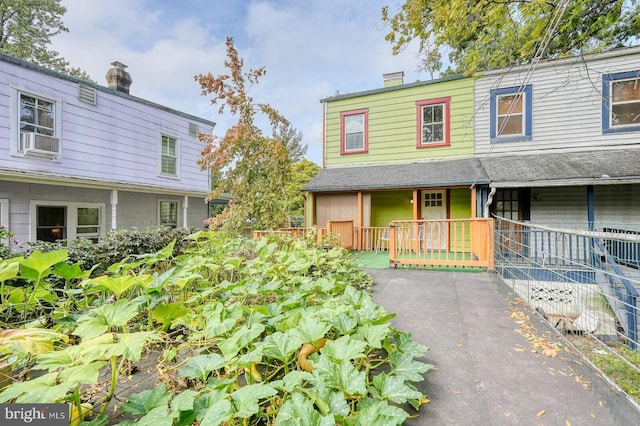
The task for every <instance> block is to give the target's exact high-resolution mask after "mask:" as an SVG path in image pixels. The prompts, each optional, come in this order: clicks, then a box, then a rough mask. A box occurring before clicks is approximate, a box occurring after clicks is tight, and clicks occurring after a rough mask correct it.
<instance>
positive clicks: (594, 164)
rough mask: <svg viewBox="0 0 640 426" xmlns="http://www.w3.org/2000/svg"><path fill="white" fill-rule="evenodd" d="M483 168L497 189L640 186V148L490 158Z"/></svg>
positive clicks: (483, 161) (486, 159)
mask: <svg viewBox="0 0 640 426" xmlns="http://www.w3.org/2000/svg"><path fill="white" fill-rule="evenodd" d="M482 165H483V166H484V169H485V170H486V173H487V175H488V176H489V177H490V179H491V186H495V187H499V188H505V187H511V188H519V187H528V186H538V187H544V186H567V185H612V184H624V183H640V148H629V149H618V150H600V151H593V150H592V151H582V152H552V153H537V154H527V155H507V156H489V157H485V158H483V159H482Z"/></svg>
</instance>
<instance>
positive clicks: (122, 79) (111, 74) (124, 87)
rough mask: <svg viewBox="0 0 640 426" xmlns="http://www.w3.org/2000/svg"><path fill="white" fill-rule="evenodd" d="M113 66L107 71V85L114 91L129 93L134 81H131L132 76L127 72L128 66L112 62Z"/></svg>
mask: <svg viewBox="0 0 640 426" xmlns="http://www.w3.org/2000/svg"><path fill="white" fill-rule="evenodd" d="M111 65H113V68H110V69H109V71H107V84H108V85H109V87H110V88H112V89H116V90H118V91H120V92H124V93H129V87H130V86H131V83H132V82H133V80H132V79H131V75H130V74H129V73H128V72H127V71H125V68H127V66H126V65H125V64H123V63H122V62H118V61H115V62H111Z"/></svg>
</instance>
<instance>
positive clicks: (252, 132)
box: [195, 37, 300, 233]
mask: <svg viewBox="0 0 640 426" xmlns="http://www.w3.org/2000/svg"><path fill="white" fill-rule="evenodd" d="M226 45H227V60H225V63H224V64H225V67H226V68H227V69H228V70H229V74H223V75H219V76H213V75H211V73H209V74H206V75H204V74H199V75H196V76H195V79H196V81H198V83H199V84H200V87H201V89H202V94H203V95H205V96H207V95H210V94H212V95H213V97H212V99H211V103H212V104H213V105H216V104H220V107H219V109H218V112H219V113H220V114H222V113H223V112H224V110H225V107H228V109H229V112H230V113H231V114H232V115H233V116H236V117H237V118H238V121H237V123H236V124H234V125H233V126H231V127H230V128H229V129H228V130H227V132H226V133H225V135H224V136H223V137H218V136H215V135H206V134H200V136H199V137H200V139H201V140H202V141H203V142H205V144H206V146H205V148H204V149H203V152H202V158H201V159H200V165H201V167H202V168H203V169H209V170H211V171H212V172H213V173H214V174H217V176H218V179H217V180H216V181H215V182H214V184H215V187H214V188H213V189H212V191H211V193H210V194H209V197H208V200H212V199H214V198H218V197H220V195H222V194H225V193H226V194H231V197H232V198H231V201H230V202H229V204H228V205H227V206H226V208H225V209H224V211H223V212H222V213H221V214H220V215H218V216H216V217H214V218H210V219H209V221H208V224H209V225H210V226H211V227H212V228H215V229H221V230H223V231H227V232H234V233H235V232H239V231H240V230H241V229H242V228H243V227H244V226H245V225H246V224H247V223H248V222H251V224H252V227H253V228H254V229H274V228H279V227H282V226H284V225H285V224H286V221H287V208H286V207H287V206H286V187H287V184H288V183H289V181H290V179H291V165H292V163H293V161H292V155H297V150H299V147H300V144H299V141H300V138H299V134H298V133H297V132H296V131H295V130H293V129H292V128H291V123H290V122H289V121H288V120H287V119H286V118H285V117H283V116H282V115H281V114H280V113H278V111H277V110H276V109H274V108H273V107H271V106H270V105H269V104H262V103H255V102H254V100H253V98H252V97H251V96H249V95H248V93H247V91H248V89H249V88H250V87H251V85H254V84H257V83H258V80H259V79H260V78H261V77H263V76H264V75H265V73H266V71H265V69H264V67H263V68H259V69H257V70H250V71H249V72H247V73H244V72H243V65H244V63H243V60H242V59H240V58H239V57H238V52H237V50H236V49H235V47H234V45H233V38H231V37H228V38H227V42H226ZM258 114H261V116H264V117H266V119H267V120H268V122H269V123H270V125H271V128H272V134H273V136H272V137H266V136H264V134H263V132H262V130H261V129H260V128H259V127H258V126H257V125H256V121H257V120H256V119H257V116H258ZM292 150H293V151H296V152H293V153H292Z"/></svg>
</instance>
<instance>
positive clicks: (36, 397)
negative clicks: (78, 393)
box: [0, 373, 75, 403]
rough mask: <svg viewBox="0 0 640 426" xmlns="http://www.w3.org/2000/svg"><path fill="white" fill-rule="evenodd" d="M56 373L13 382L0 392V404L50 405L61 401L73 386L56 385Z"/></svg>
mask: <svg viewBox="0 0 640 426" xmlns="http://www.w3.org/2000/svg"><path fill="white" fill-rule="evenodd" d="M57 378H58V373H47V374H45V375H43V376H40V377H37V378H35V379H33V380H27V381H25V382H15V383H13V384H11V385H9V386H7V387H6V388H5V389H4V390H3V391H2V392H0V402H2V403H4V402H8V401H12V400H15V402H18V403H23V402H24V403H52V402H58V401H61V400H62V399H63V398H64V397H65V396H66V395H67V393H69V391H70V390H71V389H73V388H74V387H75V385H74V384H71V385H68V384H67V383H64V382H63V383H60V384H57Z"/></svg>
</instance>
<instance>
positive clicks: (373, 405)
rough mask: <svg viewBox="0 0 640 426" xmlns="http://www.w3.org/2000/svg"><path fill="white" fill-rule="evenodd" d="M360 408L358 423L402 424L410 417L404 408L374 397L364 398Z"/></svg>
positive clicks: (390, 425) (387, 425)
mask: <svg viewBox="0 0 640 426" xmlns="http://www.w3.org/2000/svg"><path fill="white" fill-rule="evenodd" d="M358 409H359V412H358V417H357V419H356V421H355V423H354V424H356V425H363V426H364V425H385V426H393V425H402V424H403V423H404V421H405V420H407V418H408V417H409V414H407V412H406V411H404V410H403V409H401V408H398V407H396V406H394V405H389V404H387V403H386V402H385V401H379V400H375V399H372V398H365V399H364V400H362V401H361V402H360V404H358Z"/></svg>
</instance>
